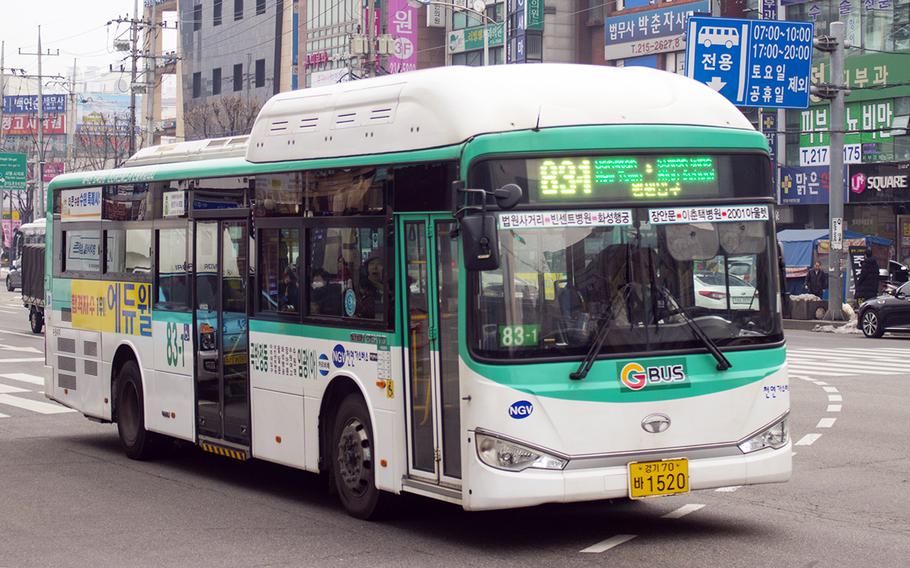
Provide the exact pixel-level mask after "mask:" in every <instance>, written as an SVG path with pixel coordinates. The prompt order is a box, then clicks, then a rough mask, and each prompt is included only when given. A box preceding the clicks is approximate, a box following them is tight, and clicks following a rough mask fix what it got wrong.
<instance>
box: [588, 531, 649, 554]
mask: <svg viewBox="0 0 910 568" xmlns="http://www.w3.org/2000/svg"><path fill="white" fill-rule="evenodd" d="M637 536H638V535H637V534H618V535H616V536H611V537H610V538H608V539H607V540H602V541H600V542H598V543H597V544H592V545H591V546H589V547H588V548H585V549H584V550H582V552H585V553H588V554H597V553H600V552H606V551H608V550H610V549H611V548H615V547H617V546H619V545H620V544H622V543H624V542H629V541H630V540H632V539H633V538H635V537H637Z"/></svg>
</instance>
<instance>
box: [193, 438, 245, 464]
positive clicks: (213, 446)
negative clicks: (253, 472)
mask: <svg viewBox="0 0 910 568" xmlns="http://www.w3.org/2000/svg"><path fill="white" fill-rule="evenodd" d="M199 447H201V448H202V449H203V450H204V451H206V452H209V453H211V454H217V455H219V456H224V457H226V458H231V459H235V460H240V461H246V460H248V459H250V457H251V456H250V450H249V448H244V447H242V446H232V445H228V444H225V443H224V442H213V441H209V440H200V441H199Z"/></svg>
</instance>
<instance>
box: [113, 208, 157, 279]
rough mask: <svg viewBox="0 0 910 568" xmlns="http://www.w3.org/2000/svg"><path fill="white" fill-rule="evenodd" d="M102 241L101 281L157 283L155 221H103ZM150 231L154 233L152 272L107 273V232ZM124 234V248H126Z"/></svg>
mask: <svg viewBox="0 0 910 568" xmlns="http://www.w3.org/2000/svg"><path fill="white" fill-rule="evenodd" d="M100 223H101V240H102V242H103V243H104V244H103V245H102V247H101V248H102V253H103V255H104V256H102V258H101V277H102V278H101V280H111V281H116V282H144V283H147V284H151V283H152V282H154V281H155V275H156V274H157V273H158V246H157V245H158V239H157V235H156V234H155V221H101V222H100ZM135 230H149V231H151V233H152V235H151V236H152V238H151V250H150V251H149V254H150V258H151V266H150V270H149V271H148V273H147V274H143V273H141V272H138V273H137V272H108V271H107V232H108V231H124V232H125V231H135ZM125 238H126V237H125V233H124V246H126V240H125Z"/></svg>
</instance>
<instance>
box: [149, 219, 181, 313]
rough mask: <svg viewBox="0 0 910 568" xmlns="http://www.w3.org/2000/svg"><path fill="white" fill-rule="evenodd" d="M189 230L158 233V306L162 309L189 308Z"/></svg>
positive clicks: (156, 265) (166, 230) (168, 230)
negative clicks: (187, 235)
mask: <svg viewBox="0 0 910 568" xmlns="http://www.w3.org/2000/svg"><path fill="white" fill-rule="evenodd" d="M186 232H187V230H186V229H185V228H179V229H161V230H160V231H158V262H157V263H156V264H155V267H156V270H157V271H158V305H157V306H156V308H161V309H168V310H174V309H188V308H189V304H190V302H189V291H190V288H189V282H190V281H189V273H188V271H187V267H188V263H187V238H186Z"/></svg>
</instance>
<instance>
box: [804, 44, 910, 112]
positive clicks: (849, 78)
mask: <svg viewBox="0 0 910 568" xmlns="http://www.w3.org/2000/svg"><path fill="white" fill-rule="evenodd" d="M830 77H831V64H830V63H829V62H828V60H827V59H822V60H819V61H816V62H815V63H814V64H813V65H812V83H814V84H818V83H829V82H830ZM844 83H845V84H847V85H848V86H849V87H850V89H851V91H850V93H849V94H848V95H847V97H846V100H847V102H852V101H868V100H875V99H884V98H890V97H896V96H906V95H907V91H908V89H907V85H908V84H910V65H907V55H906V54H901V53H896V54H895V53H874V54H871V55H857V56H853V57H847V58H846V59H845V60H844ZM812 102H813V103H815V102H821V100H820V99H816V98H815V97H813V98H812Z"/></svg>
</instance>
